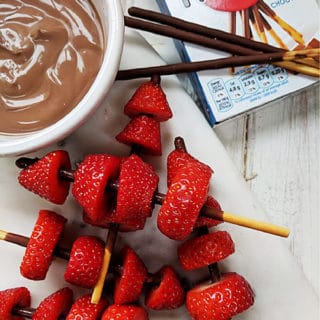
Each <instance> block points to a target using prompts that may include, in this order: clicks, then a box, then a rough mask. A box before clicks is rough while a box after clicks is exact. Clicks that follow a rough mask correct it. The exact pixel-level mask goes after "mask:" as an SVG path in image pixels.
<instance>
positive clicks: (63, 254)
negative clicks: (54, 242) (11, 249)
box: [0, 230, 70, 260]
mask: <svg viewBox="0 0 320 320" xmlns="http://www.w3.org/2000/svg"><path fill="white" fill-rule="evenodd" d="M0 240H4V241H7V242H11V243H15V244H17V245H19V246H22V247H27V245H28V242H29V240H30V239H29V238H28V237H25V236H22V235H20V234H16V233H11V232H6V231H3V230H0ZM53 254H54V255H55V256H56V257H59V258H61V259H64V260H69V259H70V250H68V249H66V248H63V247H60V246H56V247H55V248H54V251H53Z"/></svg>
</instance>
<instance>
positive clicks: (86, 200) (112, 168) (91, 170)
mask: <svg viewBox="0 0 320 320" xmlns="http://www.w3.org/2000/svg"><path fill="white" fill-rule="evenodd" d="M120 162H121V160H120V158H118V157H114V156H110V155H106V154H96V155H88V156H86V157H85V159H84V160H83V162H82V163H81V164H80V165H79V167H78V169H77V171H76V172H75V174H74V183H73V186H72V194H73V196H74V197H75V199H76V200H77V201H78V202H79V204H80V205H81V206H82V207H83V209H84V210H85V212H86V213H87V214H88V216H89V217H90V219H91V220H92V221H93V222H96V221H98V220H101V219H102V218H103V217H104V216H106V215H108V214H109V213H110V210H111V207H112V205H113V194H112V193H107V192H106V191H105V189H106V186H107V183H108V181H109V180H111V179H115V178H117V176H118V173H119V168H120Z"/></svg>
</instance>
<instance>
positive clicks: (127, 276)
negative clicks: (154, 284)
mask: <svg viewBox="0 0 320 320" xmlns="http://www.w3.org/2000/svg"><path fill="white" fill-rule="evenodd" d="M121 260H122V273H121V276H120V278H119V277H117V278H116V283H115V290H114V295H113V298H114V303H115V304H126V303H131V302H135V301H137V300H138V298H139V296H140V294H141V292H142V287H143V283H144V281H145V280H146V278H147V268H146V266H145V265H144V263H143V261H142V260H141V259H140V257H139V256H138V255H137V253H136V252H135V251H134V250H133V249H131V248H130V247H125V248H123V249H122V251H121Z"/></svg>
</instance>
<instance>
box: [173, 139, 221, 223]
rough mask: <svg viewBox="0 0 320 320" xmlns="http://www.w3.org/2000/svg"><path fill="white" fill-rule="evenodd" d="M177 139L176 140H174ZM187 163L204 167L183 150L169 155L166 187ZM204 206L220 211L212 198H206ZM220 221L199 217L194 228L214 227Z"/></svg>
mask: <svg viewBox="0 0 320 320" xmlns="http://www.w3.org/2000/svg"><path fill="white" fill-rule="evenodd" d="M176 139H178V138H176ZM189 162H196V163H199V165H201V164H202V165H203V166H206V165H205V164H204V163H201V162H200V161H198V160H197V159H196V158H194V157H193V156H191V155H190V154H189V153H187V152H186V151H184V150H183V149H176V150H173V151H171V152H170V153H169V155H168V158H167V185H168V187H169V186H170V185H171V183H172V181H173V178H174V176H175V175H176V173H177V172H178V171H179V170H180V169H181V168H184V167H185V166H186V164H187V163H189ZM205 205H206V206H207V207H209V208H215V209H217V210H219V211H222V210H221V207H220V205H219V203H218V201H217V200H215V199H214V198H213V197H211V196H208V198H207V200H206V203H205ZM221 222H222V221H219V220H215V219H213V218H208V217H204V216H199V217H198V219H197V221H196V224H195V226H194V227H195V228H198V227H201V226H207V227H214V226H216V225H218V224H219V223H221Z"/></svg>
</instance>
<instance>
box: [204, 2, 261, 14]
mask: <svg viewBox="0 0 320 320" xmlns="http://www.w3.org/2000/svg"><path fill="white" fill-rule="evenodd" d="M257 2H258V0H242V1H225V0H207V1H206V2H205V4H206V5H207V6H209V7H210V8H212V9H215V10H221V11H227V12H236V11H239V12H240V11H242V10H244V9H247V8H249V7H252V6H254V5H255V4H256V3H257Z"/></svg>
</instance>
